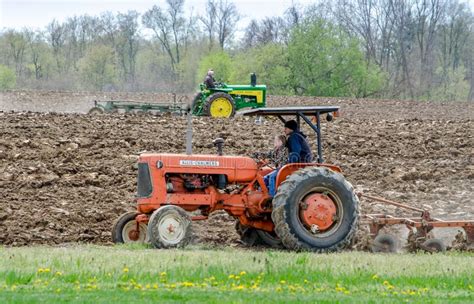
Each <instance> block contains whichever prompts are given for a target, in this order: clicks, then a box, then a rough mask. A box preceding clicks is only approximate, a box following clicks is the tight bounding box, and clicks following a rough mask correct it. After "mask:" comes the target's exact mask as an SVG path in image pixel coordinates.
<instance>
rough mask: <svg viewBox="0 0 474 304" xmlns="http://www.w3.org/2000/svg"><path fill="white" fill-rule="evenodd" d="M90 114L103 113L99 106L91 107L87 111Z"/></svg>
mask: <svg viewBox="0 0 474 304" xmlns="http://www.w3.org/2000/svg"><path fill="white" fill-rule="evenodd" d="M87 113H88V114H90V115H99V114H104V109H102V108H100V107H93V108H92V109H90V110H89V112H87Z"/></svg>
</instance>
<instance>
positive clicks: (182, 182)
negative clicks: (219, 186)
mask: <svg viewBox="0 0 474 304" xmlns="http://www.w3.org/2000/svg"><path fill="white" fill-rule="evenodd" d="M210 183H211V177H210V176H209V175H201V174H167V175H166V192H167V193H186V192H204V191H203V190H204V189H206V188H207V187H208V186H209V185H210Z"/></svg>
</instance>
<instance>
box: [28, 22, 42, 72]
mask: <svg viewBox="0 0 474 304" xmlns="http://www.w3.org/2000/svg"><path fill="white" fill-rule="evenodd" d="M25 37H26V41H27V44H28V48H29V53H30V58H31V62H32V64H33V67H34V69H35V71H34V72H35V79H36V80H40V79H41V78H42V77H43V64H42V61H41V56H42V54H43V53H44V50H43V47H42V46H43V33H42V32H40V31H31V30H25Z"/></svg>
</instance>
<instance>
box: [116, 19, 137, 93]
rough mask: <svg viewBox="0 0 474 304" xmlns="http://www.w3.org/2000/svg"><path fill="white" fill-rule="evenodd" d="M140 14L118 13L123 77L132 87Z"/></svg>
mask: <svg viewBox="0 0 474 304" xmlns="http://www.w3.org/2000/svg"><path fill="white" fill-rule="evenodd" d="M138 16H139V14H138V13H137V12H136V11H129V12H128V13H126V14H120V13H119V14H118V15H117V22H118V28H119V38H118V41H117V53H118V55H119V60H120V64H121V67H122V77H123V79H124V80H125V81H126V82H128V83H130V84H131V85H132V87H134V86H135V67H136V56H137V52H138V48H139V28H138Z"/></svg>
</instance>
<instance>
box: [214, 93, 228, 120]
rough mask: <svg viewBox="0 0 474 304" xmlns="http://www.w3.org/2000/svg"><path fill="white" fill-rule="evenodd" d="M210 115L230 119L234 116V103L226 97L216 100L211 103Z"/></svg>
mask: <svg viewBox="0 0 474 304" xmlns="http://www.w3.org/2000/svg"><path fill="white" fill-rule="evenodd" d="M210 113H211V116H212V117H230V116H231V115H232V103H231V102H230V100H228V99H227V98H224V97H219V98H216V99H214V101H213V102H212V103H211V109H210Z"/></svg>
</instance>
